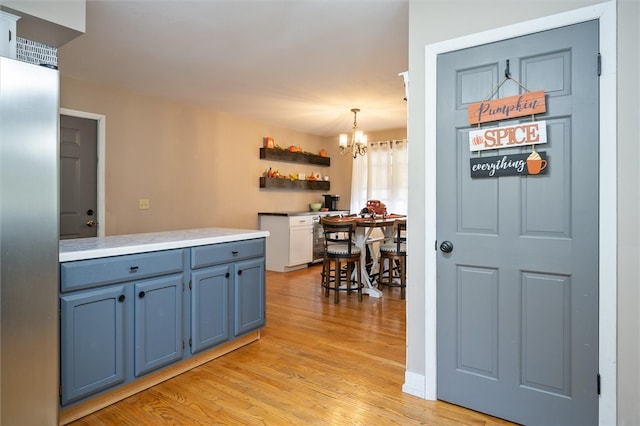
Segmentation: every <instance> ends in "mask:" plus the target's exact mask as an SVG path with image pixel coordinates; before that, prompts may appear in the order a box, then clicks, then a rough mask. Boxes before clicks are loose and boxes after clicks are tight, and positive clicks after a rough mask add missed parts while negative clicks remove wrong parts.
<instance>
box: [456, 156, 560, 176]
mask: <svg viewBox="0 0 640 426" xmlns="http://www.w3.org/2000/svg"><path fill="white" fill-rule="evenodd" d="M469 163H470V166H471V177H472V178H488V177H500V176H520V175H544V174H547V164H548V163H547V155H546V153H545V152H544V151H542V152H536V151H533V152H531V153H529V154H513V155H498V156H495V157H475V158H470V159H469Z"/></svg>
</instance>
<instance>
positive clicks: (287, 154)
mask: <svg viewBox="0 0 640 426" xmlns="http://www.w3.org/2000/svg"><path fill="white" fill-rule="evenodd" d="M260 158H262V159H265V160H275V161H288V162H290V163H305V164H315V165H318V166H325V167H328V166H330V165H331V158H329V157H322V156H320V155H315V154H308V153H305V152H291V151H287V150H284V149H277V148H260Z"/></svg>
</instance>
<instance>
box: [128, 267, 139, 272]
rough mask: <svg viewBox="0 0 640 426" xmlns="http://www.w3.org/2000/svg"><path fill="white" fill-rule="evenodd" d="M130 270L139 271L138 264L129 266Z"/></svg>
mask: <svg viewBox="0 0 640 426" xmlns="http://www.w3.org/2000/svg"><path fill="white" fill-rule="evenodd" d="M129 272H138V267H137V266H131V267H129Z"/></svg>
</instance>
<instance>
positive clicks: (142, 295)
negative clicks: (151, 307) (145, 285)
mask: <svg viewBox="0 0 640 426" xmlns="http://www.w3.org/2000/svg"><path fill="white" fill-rule="evenodd" d="M144 294H145V293H144V291H141V292H140V293H138V297H139V298H140V299H142V298H144Z"/></svg>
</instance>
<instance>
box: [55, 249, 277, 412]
mask: <svg viewBox="0 0 640 426" xmlns="http://www.w3.org/2000/svg"><path fill="white" fill-rule="evenodd" d="M187 291H188V292H189V293H188V294H187V293H186V292H187ZM60 324H61V328H60V331H61V334H60V384H61V389H60V390H61V399H60V402H61V408H62V410H61V413H62V414H64V415H62V414H61V418H65V419H67V420H69V419H71V418H72V417H71V416H74V415H75V414H76V413H75V412H73V409H74V406H77V405H80V406H81V405H82V404H84V403H88V404H90V405H91V404H92V403H93V402H92V400H93V401H96V404H98V405H99V404H101V403H102V402H101V401H100V400H99V399H98V398H95V397H96V396H98V395H99V396H100V397H101V398H103V399H104V400H105V401H106V400H109V401H112V400H116V399H117V398H119V397H120V396H122V395H131V394H132V392H135V391H137V389H138V388H137V387H136V383H135V382H136V381H138V379H140V378H142V377H145V380H150V381H149V383H157V380H159V379H157V378H155V376H154V375H153V374H149V373H152V372H155V371H159V370H162V369H165V368H166V367H169V366H172V367H173V366H176V367H178V368H177V370H180V366H179V364H180V362H181V361H186V360H187V359H188V358H190V357H192V356H194V355H195V354H198V355H204V358H206V357H207V355H206V354H205V353H204V352H205V351H206V350H209V349H211V348H215V347H218V346H220V345H223V344H224V343H226V342H230V341H232V340H234V339H235V338H237V337H239V336H242V335H247V334H249V333H250V332H251V331H256V330H258V329H259V328H261V327H263V326H264V324H265V239H264V238H255V239H249V240H240V241H227V242H221V243H214V244H207V245H201V246H188V245H187V246H185V247H184V248H182V249H170V250H161V251H155V252H154V251H151V252H139V253H133V254H123V255H118V256H107V257H96V258H87V259H84V260H76V261H64V262H62V263H60ZM187 337H188V341H189V344H190V346H191V349H190V350H188V351H185V350H184V348H185V345H186V340H187ZM256 337H258V336H257V335H256ZM204 358H203V359H204ZM177 370H176V371H177ZM167 371H168V370H167ZM114 390H115V391H116V392H113V391H114ZM67 409H69V410H67ZM73 418H75V417H73Z"/></svg>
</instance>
